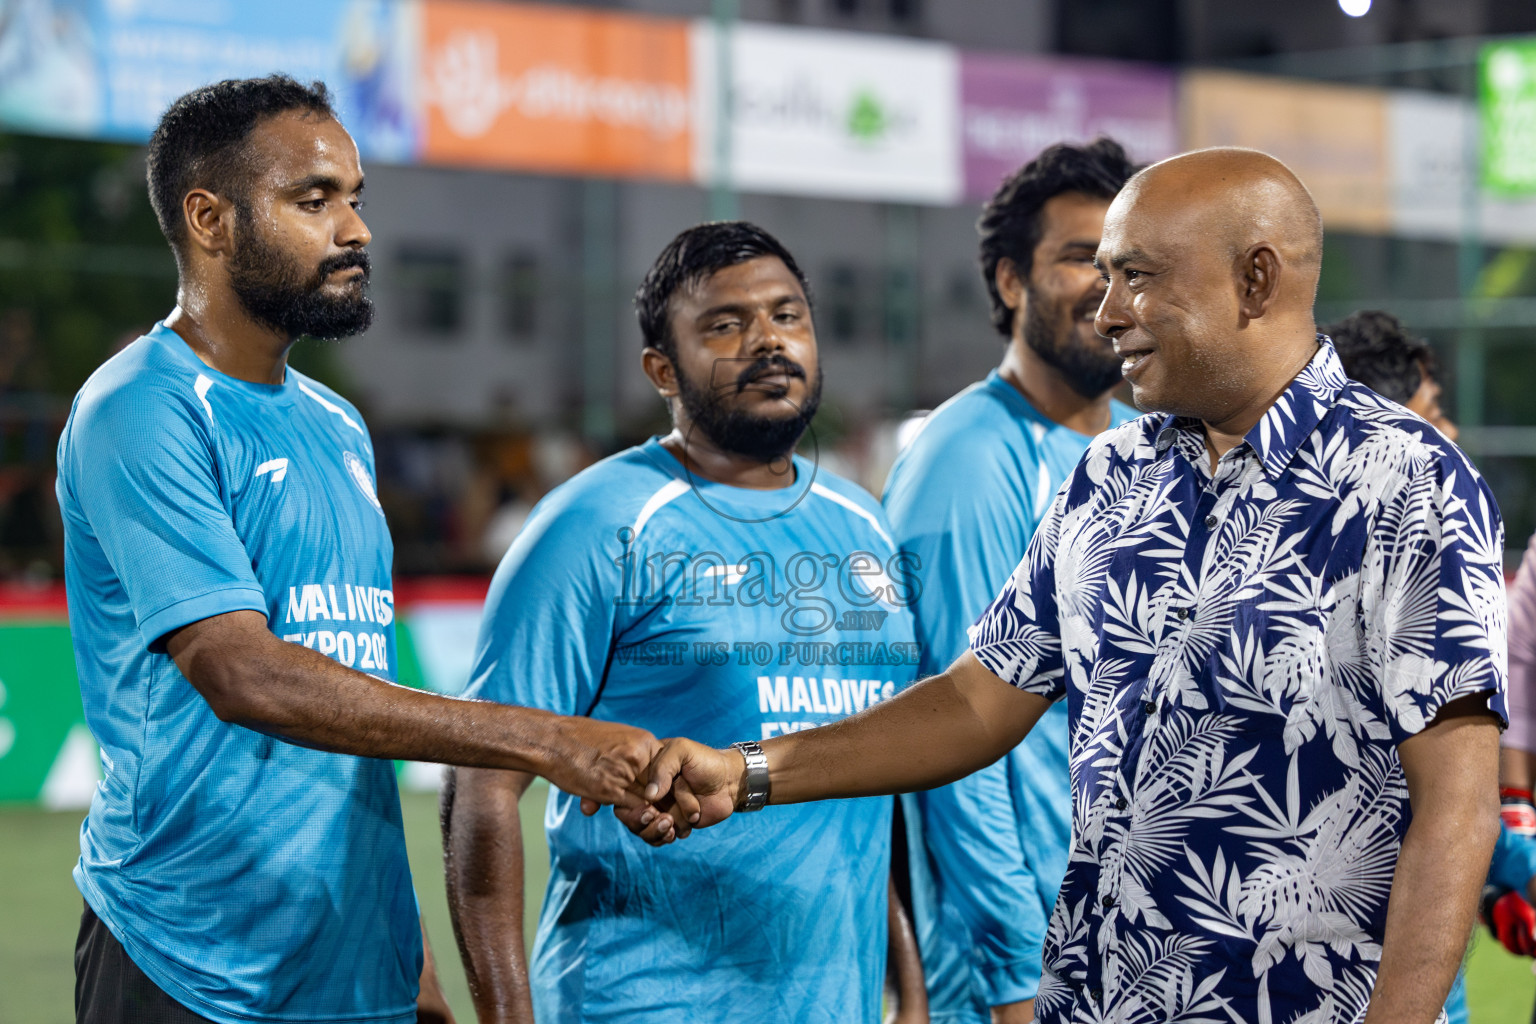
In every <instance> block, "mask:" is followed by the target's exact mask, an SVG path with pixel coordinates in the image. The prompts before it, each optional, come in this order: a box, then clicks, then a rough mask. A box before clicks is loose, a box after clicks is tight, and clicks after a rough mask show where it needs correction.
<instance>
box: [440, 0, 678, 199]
mask: <svg viewBox="0 0 1536 1024" xmlns="http://www.w3.org/2000/svg"><path fill="white" fill-rule="evenodd" d="M688 33H689V27H688V23H687V22H686V21H683V20H681V19H677V20H672V19H663V18H649V17H643V16H636V15H623V14H607V13H601V12H593V11H582V10H572V9H570V8H566V7H541V6H534V5H523V4H502V3H484V2H474V0H434V2H431V3H425V4H423V5H422V25H421V53H422V57H421V71H420V73H421V89H422V95H423V99H424V100H425V102H424V104H423V107H424V115H425V116H424V118H423V125H422V128H423V140H422V154H421V156H422V159H423V160H424V161H425V162H427V163H445V164H460V165H464V164H470V165H478V166H483V167H497V168H506V169H509V170H510V169H517V170H530V171H547V172H552V173H572V174H592V175H604V176H606V175H613V176H625V177H631V176H639V177H654V178H670V179H680V180H687V179H689V178H690V176H691V171H692V159H693V132H694V125H693V119H694V114H693V109H692V93H691V85H690V78H691V68H690V62H689V43H688Z"/></svg>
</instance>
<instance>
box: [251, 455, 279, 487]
mask: <svg viewBox="0 0 1536 1024" xmlns="http://www.w3.org/2000/svg"><path fill="white" fill-rule="evenodd" d="M268 473H271V474H272V482H273V483H275V484H277V483H282V481H283V477H285V476H287V475H288V460H287V459H268V460H267V461H266V462H263V463H262V464H261V465H259V466H257V467H256V472H255V473H254V474H253V475H254V476H265V475H266V474H268Z"/></svg>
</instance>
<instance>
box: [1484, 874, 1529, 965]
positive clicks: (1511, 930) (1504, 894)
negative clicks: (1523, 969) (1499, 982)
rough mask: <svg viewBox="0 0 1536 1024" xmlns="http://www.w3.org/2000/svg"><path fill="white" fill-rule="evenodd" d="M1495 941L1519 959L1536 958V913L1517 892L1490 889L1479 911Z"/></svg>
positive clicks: (1488, 888) (1492, 887)
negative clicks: (1522, 957) (1524, 957)
mask: <svg viewBox="0 0 1536 1024" xmlns="http://www.w3.org/2000/svg"><path fill="white" fill-rule="evenodd" d="M1479 910H1480V913H1479V915H1478V916H1480V917H1481V918H1482V919H1483V923H1484V924H1485V925H1487V926H1488V930H1489V931H1491V932H1493V935H1494V938H1496V939H1498V940H1499V942H1500V943H1501V944H1502V945H1503V946H1504V948H1505V949H1507V950H1509V951H1510V952H1511V953H1513V954H1515V956H1536V909H1532V907H1531V905H1530V904H1529V903H1527V902H1526V901H1525V899H1524V898H1523V897H1522V896H1521V895H1520V894H1519V893H1517V892H1515V891H1513V890H1511V889H1498V888H1496V887H1494V886H1491V885H1490V886H1488V887H1487V888H1486V889H1484V890H1483V900H1482V906H1481V907H1480V908H1479Z"/></svg>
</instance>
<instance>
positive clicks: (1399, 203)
mask: <svg viewBox="0 0 1536 1024" xmlns="http://www.w3.org/2000/svg"><path fill="white" fill-rule="evenodd" d="M1476 118H1477V110H1476V108H1475V107H1474V106H1473V105H1472V104H1471V103H1469V102H1467V101H1466V100H1464V99H1460V98H1458V97H1454V96H1445V95H1442V94H1440V93H1428V92H1411V91H1408V90H1394V91H1392V92H1391V93H1389V94H1388V100H1387V149H1388V159H1389V161H1390V164H1389V166H1390V180H1391V191H1392V200H1391V202H1392V223H1391V231H1392V233H1393V234H1395V235H1400V236H1403V237H1405V238H1425V239H1436V240H1440V241H1456V240H1458V239H1460V238H1461V237H1462V235H1463V234H1464V233H1465V231H1464V227H1463V225H1464V224H1465V222H1466V220H1467V218H1468V217H1469V215H1471V214H1472V212H1473V210H1474V208H1475V209H1476V217H1477V219H1478V220H1479V221H1480V222H1481V235H1482V237H1483V239H1484V240H1485V241H1488V242H1492V243H1495V244H1497V243H1521V242H1524V243H1530V242H1536V200H1531V199H1499V198H1495V197H1493V196H1490V195H1488V194H1487V193H1486V192H1485V193H1482V194H1480V195H1478V194H1473V195H1469V194H1468V189H1469V187H1471V184H1472V180H1473V179H1472V171H1471V168H1472V167H1473V166H1474V163H1473V161H1474V160H1475V159H1476V155H1477V152H1478V145H1479V139H1478V137H1477V134H1476V132H1477V120H1476Z"/></svg>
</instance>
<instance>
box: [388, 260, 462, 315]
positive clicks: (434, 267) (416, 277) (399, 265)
mask: <svg viewBox="0 0 1536 1024" xmlns="http://www.w3.org/2000/svg"><path fill="white" fill-rule="evenodd" d="M464 263H465V261H464V254H463V253H461V252H458V251H457V250H454V249H449V248H445V247H441V246H431V245H408V246H404V247H402V248H401V249H400V251H399V255H398V256H397V257H396V259H395V293H396V295H397V297H398V301H399V303H400V320H401V323H402V325H403V326H405V327H406V328H407V329H409V330H413V331H417V332H419V333H422V334H429V335H433V336H434V337H439V338H448V337H452V336H453V335H456V334H458V333H459V332H460V331H461V330H462V329H463V326H464V298H465V290H466V287H465V286H466V281H465V277H466V270H465V265H464Z"/></svg>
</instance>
